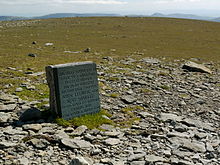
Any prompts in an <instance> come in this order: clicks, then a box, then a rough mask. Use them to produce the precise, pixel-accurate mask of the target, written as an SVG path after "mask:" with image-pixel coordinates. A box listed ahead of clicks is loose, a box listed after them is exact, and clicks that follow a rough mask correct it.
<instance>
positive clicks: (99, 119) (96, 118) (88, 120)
mask: <svg viewBox="0 0 220 165" xmlns="http://www.w3.org/2000/svg"><path fill="white" fill-rule="evenodd" d="M103 115H105V116H107V117H111V114H109V113H108V112H107V111H106V110H101V111H100V112H99V113H96V114H89V115H84V116H81V117H76V118H73V119H71V120H68V121H67V120H64V119H62V118H58V119H56V120H55V122H56V123H57V124H59V125H61V126H64V127H68V126H81V125H85V126H87V127H88V128H89V129H93V128H98V127H99V126H101V125H102V124H114V123H113V121H111V120H109V119H106V118H104V117H103Z"/></svg>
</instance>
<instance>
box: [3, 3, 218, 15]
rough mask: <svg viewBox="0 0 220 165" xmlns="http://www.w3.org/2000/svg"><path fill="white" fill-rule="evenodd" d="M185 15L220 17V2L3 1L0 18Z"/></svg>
mask: <svg viewBox="0 0 220 165" xmlns="http://www.w3.org/2000/svg"><path fill="white" fill-rule="evenodd" d="M157 12H160V13H164V14H170V13H186V14H197V15H202V16H212V17H220V0H0V15H9V16H40V15H46V14H50V13H115V14H122V15H128V14H144V15H150V14H153V13H157Z"/></svg>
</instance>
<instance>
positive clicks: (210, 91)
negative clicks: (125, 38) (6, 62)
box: [0, 57, 220, 165]
mask: <svg viewBox="0 0 220 165" xmlns="http://www.w3.org/2000/svg"><path fill="white" fill-rule="evenodd" d="M194 60H197V59H194ZM182 63H183V61H175V62H166V61H165V60H162V59H161V60H158V59H151V58H145V59H142V60H134V59H132V58H127V59H124V60H114V59H112V58H110V57H106V58H104V59H103V62H102V63H101V64H99V65H98V74H99V82H100V95H101V106H102V108H103V109H106V110H108V111H109V113H111V114H112V116H111V117H110V119H111V120H112V121H113V122H114V123H115V124H114V126H112V125H106V124H104V125H101V126H100V128H99V129H93V130H89V129H88V128H87V127H86V126H80V127H76V128H75V127H67V128H65V127H62V126H59V125H57V124H56V123H53V122H51V121H52V120H51V119H46V118H43V116H42V113H41V112H40V111H39V110H38V109H37V108H36V104H37V103H39V101H40V100H36V101H32V102H29V101H24V100H21V99H20V98H19V97H17V96H16V95H10V94H7V93H6V90H3V89H2V90H1V96H0V164H21V165H29V164H36V165H38V164H45V165H56V164H61V165H62V164H63V165H67V164H78V165H86V164H94V165H105V164H112V165H145V164H155V165H166V164H167V165H168V164H173V165H193V164H195V165H219V164H220V78H219V77H220V71H219V69H218V68H219V67H216V65H215V64H213V63H209V64H205V65H207V67H209V68H211V70H212V71H213V73H212V74H208V73H200V72H188V71H185V70H183V69H182V65H181V64H182ZM44 101H45V100H44ZM34 107H35V108H34ZM24 111H25V113H23V112H24ZM103 117H105V118H107V116H103Z"/></svg>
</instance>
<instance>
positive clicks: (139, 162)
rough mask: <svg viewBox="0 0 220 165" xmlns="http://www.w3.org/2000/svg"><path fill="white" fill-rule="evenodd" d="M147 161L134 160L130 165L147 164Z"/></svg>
mask: <svg viewBox="0 0 220 165" xmlns="http://www.w3.org/2000/svg"><path fill="white" fill-rule="evenodd" d="M145 163H146V161H132V162H131V163H130V165H145Z"/></svg>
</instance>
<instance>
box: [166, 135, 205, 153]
mask: <svg viewBox="0 0 220 165" xmlns="http://www.w3.org/2000/svg"><path fill="white" fill-rule="evenodd" d="M169 141H170V142H172V143H173V144H175V145H177V146H181V147H183V148H186V149H188V150H190V151H193V152H201V153H204V152H206V148H205V144H204V143H202V142H197V141H193V142H191V141H190V139H186V138H180V137H173V138H169Z"/></svg>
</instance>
